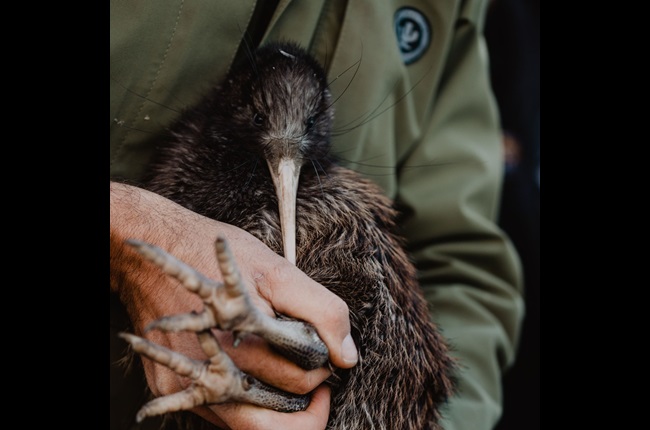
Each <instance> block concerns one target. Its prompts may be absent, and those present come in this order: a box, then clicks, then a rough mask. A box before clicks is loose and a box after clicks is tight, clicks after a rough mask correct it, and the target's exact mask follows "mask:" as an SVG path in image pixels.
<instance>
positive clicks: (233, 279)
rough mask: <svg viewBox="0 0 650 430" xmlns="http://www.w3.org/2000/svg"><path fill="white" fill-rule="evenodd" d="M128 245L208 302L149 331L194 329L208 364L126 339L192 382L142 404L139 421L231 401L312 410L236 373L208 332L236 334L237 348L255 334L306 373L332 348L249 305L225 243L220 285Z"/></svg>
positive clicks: (306, 329) (303, 399)
mask: <svg viewBox="0 0 650 430" xmlns="http://www.w3.org/2000/svg"><path fill="white" fill-rule="evenodd" d="M128 243H129V244H130V245H132V246H133V247H135V249H136V250H137V251H138V252H139V253H140V254H141V255H143V256H144V257H145V258H147V259H149V260H151V261H152V262H154V263H155V264H157V265H158V266H159V267H161V269H162V270H163V271H164V272H165V273H167V274H169V275H171V276H173V277H175V278H176V279H178V280H179V281H181V283H182V285H184V286H185V287H186V288H187V289H188V290H189V291H192V292H193V293H195V294H197V295H198V296H199V297H201V299H202V300H203V302H204V309H203V311H202V312H199V313H196V312H191V313H187V314H179V315H173V316H167V317H163V318H161V319H159V320H156V321H154V322H153V323H151V324H150V325H149V326H148V327H147V328H146V330H151V329H160V330H165V331H180V330H189V331H194V332H196V333H197V335H198V337H199V341H200V343H201V346H202V348H203V350H204V351H205V353H206V355H207V356H208V360H207V361H198V360H193V359H190V358H188V357H186V356H184V355H182V354H179V353H177V352H174V351H171V350H169V349H167V348H164V347H162V346H160V345H157V344H155V343H153V342H150V341H148V340H146V339H142V338H139V337H137V336H134V335H131V334H121V336H122V337H123V338H124V339H126V340H127V341H128V342H129V343H130V344H131V345H132V347H133V349H134V350H135V351H136V352H138V353H140V354H143V355H145V356H147V357H149V358H150V359H152V360H154V361H156V362H158V363H160V364H163V365H165V366H167V367H169V368H170V369H172V370H174V371H175V372H176V373H178V374H179V375H182V376H186V377H189V378H190V379H191V380H192V384H191V385H190V386H189V387H188V388H187V389H186V390H184V391H181V392H179V393H175V394H171V395H168V396H163V397H160V398H158V399H155V400H153V401H151V402H149V403H147V404H146V405H145V406H143V408H142V409H141V410H140V411H139V412H138V417H137V419H138V420H139V421H140V420H142V419H143V418H144V417H147V416H153V415H159V414H162V413H166V412H173V411H178V410H186V409H191V408H193V407H196V406H199V405H204V404H210V403H222V402H226V401H242V402H248V403H253V404H256V405H259V406H263V407H267V408H270V409H275V410H279V411H285V412H290V411H297V410H303V409H305V408H306V407H307V405H308V403H309V398H308V396H297V395H293V394H288V393H284V392H282V391H279V390H277V389H275V388H273V387H270V386H268V385H266V384H264V383H262V382H260V381H258V380H256V379H255V378H253V377H251V376H250V375H246V374H245V373H243V372H241V371H240V370H239V369H237V367H236V366H235V365H234V363H233V362H232V360H230V358H229V357H228V356H227V354H226V353H225V352H224V351H223V350H222V349H221V347H220V346H219V344H218V342H217V340H216V338H214V336H213V335H212V333H211V331H210V329H211V328H213V327H214V328H219V329H221V330H232V331H233V332H234V334H235V346H237V344H238V343H239V341H240V340H241V339H242V338H243V337H244V336H246V335H247V334H249V333H254V334H256V335H259V336H261V337H263V338H264V339H266V340H267V341H268V342H269V343H270V344H271V345H273V346H274V347H275V348H276V349H278V351H279V352H281V353H282V354H284V355H285V356H287V357H288V358H290V359H292V360H293V361H295V362H296V363H297V364H298V365H300V366H301V367H303V368H305V369H315V368H317V367H320V366H322V365H323V364H325V362H326V361H327V356H328V350H327V347H326V346H325V344H324V343H323V342H322V340H321V339H320V338H319V337H318V334H317V333H316V330H315V329H314V327H313V326H311V325H309V324H307V323H304V322H300V321H295V320H284V319H283V320H280V319H275V318H272V317H269V316H268V315H266V314H263V313H262V312H260V311H259V310H258V309H257V308H256V307H255V306H253V305H252V303H251V300H250V298H249V296H248V293H247V291H246V288H245V286H244V285H243V283H242V281H241V276H240V274H239V271H238V270H237V267H236V265H235V262H234V258H233V256H232V253H231V251H230V249H229V248H228V246H227V243H226V241H225V239H223V238H217V241H216V253H217V259H218V261H219V267H220V269H221V272H222V274H223V278H224V282H223V283H221V282H215V281H213V280H211V279H208V278H207V277H205V276H204V275H202V274H201V273H199V272H198V271H196V270H194V269H193V268H191V267H190V266H188V265H186V264H185V263H183V262H181V261H179V260H178V259H176V258H174V257H173V256H171V255H170V254H168V253H166V252H165V251H163V250H161V249H160V248H157V247H155V246H153V245H150V244H148V243H145V242H141V241H136V240H129V241H128Z"/></svg>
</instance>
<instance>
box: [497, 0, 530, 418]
mask: <svg viewBox="0 0 650 430" xmlns="http://www.w3.org/2000/svg"><path fill="white" fill-rule="evenodd" d="M485 35H486V39H487V45H488V51H489V53H490V64H491V76H492V86H493V90H494V93H495V96H496V98H497V102H498V104H499V110H500V112H501V126H502V129H503V130H504V133H505V134H506V135H507V136H509V137H508V138H507V139H504V144H505V141H507V142H508V143H507V145H506V147H507V154H509V155H508V156H507V157H506V160H507V163H506V170H505V172H504V188H503V195H502V203H501V215H500V225H501V226H502V228H503V229H504V230H505V231H506V232H507V233H508V234H509V235H510V237H511V238H512V241H513V243H514V245H515V247H516V248H517V250H518V252H519V254H520V256H521V260H522V265H523V270H524V285H525V300H526V317H525V320H524V325H523V331H522V334H521V342H520V346H519V351H518V356H517V361H516V363H515V365H514V366H513V367H512V368H511V369H510V370H509V371H508V372H507V373H506V375H505V380H504V412H503V417H502V419H501V421H500V422H499V424H498V425H497V427H496V430H522V429H523V430H536V429H539V428H540V312H539V307H540V283H539V279H540V272H539V216H540V206H539V202H540V187H539V136H540V130H539V116H540V93H539V80H540V64H539V58H540V53H539V0H493V1H492V2H491V4H490V6H489V9H488V12H487V20H486V28H485Z"/></svg>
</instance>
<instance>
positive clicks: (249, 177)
mask: <svg viewBox="0 0 650 430" xmlns="http://www.w3.org/2000/svg"><path fill="white" fill-rule="evenodd" d="M258 163H259V160H258V159H255V164H253V171H252V172H251V174H250V175H249V176H248V181H246V187H248V184H250V182H251V180H252V179H253V176H255V169H257V164H258Z"/></svg>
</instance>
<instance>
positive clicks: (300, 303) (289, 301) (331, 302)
mask: <svg viewBox="0 0 650 430" xmlns="http://www.w3.org/2000/svg"><path fill="white" fill-rule="evenodd" d="M282 261H283V263H282V264H278V265H276V266H275V267H274V269H273V270H271V271H269V272H267V276H264V277H258V278H257V279H256V282H257V286H258V290H259V291H260V293H261V294H266V297H265V298H266V299H267V300H269V301H270V302H271V305H272V306H273V307H274V309H275V310H276V311H278V312H280V313H282V314H284V315H288V316H290V317H293V318H298V319H301V320H304V321H308V322H310V323H312V324H313V325H314V326H315V327H316V330H317V331H318V335H319V336H320V337H321V339H322V340H323V342H325V344H326V345H327V347H328V349H329V353H330V361H331V362H332V364H334V365H335V366H337V367H342V368H349V367H352V366H354V365H355V364H356V363H357V361H358V352H357V349H356V346H355V345H354V341H353V340H352V337H351V336H350V314H349V309H348V306H347V304H346V303H345V302H344V301H343V300H342V299H341V298H340V297H338V296H337V295H336V294H334V293H332V292H331V291H329V290H328V289H327V288H325V287H324V286H322V285H321V284H319V283H317V282H316V281H314V280H312V279H311V278H309V277H308V276H307V275H306V274H304V273H303V272H302V271H300V270H297V269H296V268H295V267H294V266H293V265H292V264H290V263H288V262H287V261H286V260H284V259H283V260H282ZM265 284H268V285H265Z"/></svg>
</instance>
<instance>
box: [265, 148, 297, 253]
mask: <svg viewBox="0 0 650 430" xmlns="http://www.w3.org/2000/svg"><path fill="white" fill-rule="evenodd" d="M267 162H268V165H269V170H270V171H271V177H272V178H273V184H274V185H275V193H276V194H277V196H278V210H279V211H280V227H281V228H282V245H283V247H284V258H286V259H287V260H289V261H290V262H291V263H292V264H296V195H297V193H298V178H299V176H300V165H299V164H298V163H297V162H296V160H294V159H292V158H289V157H286V158H280V159H279V162H277V161H276V162H275V163H274V162H271V161H267Z"/></svg>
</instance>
